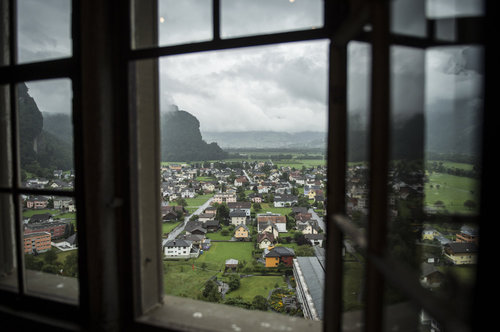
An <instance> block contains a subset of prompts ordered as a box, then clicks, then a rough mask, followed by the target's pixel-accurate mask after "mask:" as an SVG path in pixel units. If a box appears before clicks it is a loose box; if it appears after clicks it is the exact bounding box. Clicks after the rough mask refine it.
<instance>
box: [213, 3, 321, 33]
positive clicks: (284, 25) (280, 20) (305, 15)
mask: <svg viewBox="0 0 500 332" xmlns="http://www.w3.org/2000/svg"><path fill="white" fill-rule="evenodd" d="M221 21H222V22H221V36H222V37H225V38H228V37H236V36H245V35H257V34H263V33H272V32H284V31H293V30H302V29H315V28H320V27H322V26H323V1H320V0H271V1H269V0H254V1H245V0H222V1H221Z"/></svg>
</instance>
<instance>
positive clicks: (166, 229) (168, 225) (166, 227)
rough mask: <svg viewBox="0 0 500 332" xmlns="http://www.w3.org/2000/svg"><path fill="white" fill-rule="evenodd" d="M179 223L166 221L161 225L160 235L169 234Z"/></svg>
mask: <svg viewBox="0 0 500 332" xmlns="http://www.w3.org/2000/svg"><path fill="white" fill-rule="evenodd" d="M180 223H181V222H180V221H167V222H164V223H162V224H161V232H162V234H164V233H170V232H171V231H172V230H173V229H174V228H175V227H177V225H179V224H180Z"/></svg>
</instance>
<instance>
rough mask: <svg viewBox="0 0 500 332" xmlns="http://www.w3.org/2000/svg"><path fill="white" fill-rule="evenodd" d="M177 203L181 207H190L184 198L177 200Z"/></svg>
mask: <svg viewBox="0 0 500 332" xmlns="http://www.w3.org/2000/svg"><path fill="white" fill-rule="evenodd" d="M175 201H176V202H177V204H178V205H180V206H187V205H188V203H187V202H186V200H185V199H184V198H181V197H179V198H177V199H176V200H175Z"/></svg>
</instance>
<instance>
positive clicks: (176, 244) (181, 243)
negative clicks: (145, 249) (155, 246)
mask: <svg viewBox="0 0 500 332" xmlns="http://www.w3.org/2000/svg"><path fill="white" fill-rule="evenodd" d="M164 246H165V247H189V246H191V241H187V240H182V239H174V240H170V241H167V242H166V243H165V244H164Z"/></svg>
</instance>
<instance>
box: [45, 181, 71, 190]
mask: <svg viewBox="0 0 500 332" xmlns="http://www.w3.org/2000/svg"><path fill="white" fill-rule="evenodd" d="M49 187H50V188H53V189H69V188H72V185H71V184H70V183H68V182H66V181H62V180H54V181H52V183H51V184H50V185H49Z"/></svg>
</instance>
